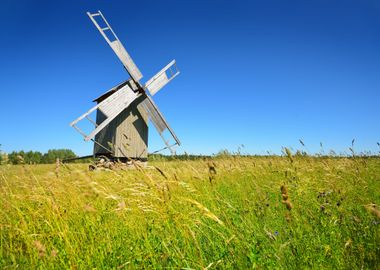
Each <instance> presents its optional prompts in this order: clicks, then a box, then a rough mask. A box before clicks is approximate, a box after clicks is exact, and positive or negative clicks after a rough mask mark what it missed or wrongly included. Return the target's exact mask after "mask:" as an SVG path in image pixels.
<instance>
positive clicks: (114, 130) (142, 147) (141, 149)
mask: <svg viewBox="0 0 380 270" xmlns="http://www.w3.org/2000/svg"><path fill="white" fill-rule="evenodd" d="M142 98H143V97H142V96H140V97H139V98H137V99H136V100H135V101H134V102H133V103H132V104H131V105H130V106H129V107H128V108H126V109H125V110H123V111H122V112H121V113H120V114H119V115H118V116H117V117H116V118H114V119H113V120H112V121H111V122H110V123H109V124H108V125H107V126H106V127H105V128H104V129H102V130H101V131H100V132H99V133H98V134H97V135H96V136H95V141H97V142H99V144H101V145H105V146H107V147H110V146H112V151H113V153H112V154H113V155H114V156H115V157H128V158H140V159H146V158H147V157H148V124H147V123H148V115H147V113H146V112H145V111H143V110H139V109H138V105H139V104H140V103H141V101H142ZM105 117H106V116H105V115H104V114H103V113H102V112H101V111H99V110H98V111H97V117H96V121H97V123H101V122H102V121H104V119H105ZM94 154H107V152H106V151H105V150H104V149H102V147H100V146H99V145H97V144H95V145H94Z"/></svg>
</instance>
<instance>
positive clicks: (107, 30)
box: [87, 11, 143, 82]
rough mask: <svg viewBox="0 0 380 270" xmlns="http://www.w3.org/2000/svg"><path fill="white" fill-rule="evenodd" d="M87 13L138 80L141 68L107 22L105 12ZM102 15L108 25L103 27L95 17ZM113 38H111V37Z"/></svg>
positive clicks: (129, 71) (136, 80)
mask: <svg viewBox="0 0 380 270" xmlns="http://www.w3.org/2000/svg"><path fill="white" fill-rule="evenodd" d="M87 15H88V16H89V17H90V19H91V21H92V22H93V23H94V25H95V26H96V28H97V29H98V30H99V32H100V34H102V36H103V37H104V39H105V40H106V41H107V43H108V45H110V47H111V48H112V50H113V51H114V52H115V54H116V55H117V57H118V58H119V59H120V61H121V62H122V63H123V65H124V67H125V68H126V70H127V71H128V73H129V75H130V76H131V77H132V78H133V80H134V81H135V82H138V81H139V80H140V79H141V78H142V77H143V76H142V74H141V72H140V70H139V69H138V68H137V66H136V64H135V62H133V60H132V58H131V57H130V56H129V54H128V52H127V51H126V50H125V48H124V46H123V44H121V42H120V40H119V38H118V37H117V36H116V34H115V32H114V31H113V30H112V28H111V26H110V25H109V23H108V22H107V20H106V18H104V16H103V14H102V13H101V12H100V11H98V13H93V14H91V13H90V12H87ZM98 16H99V17H100V18H101V20H102V21H103V23H104V24H105V26H106V27H103V28H102V27H101V26H100V25H99V23H98V21H97V20H96V19H95V17H98ZM110 38H111V39H112V40H111V39H110Z"/></svg>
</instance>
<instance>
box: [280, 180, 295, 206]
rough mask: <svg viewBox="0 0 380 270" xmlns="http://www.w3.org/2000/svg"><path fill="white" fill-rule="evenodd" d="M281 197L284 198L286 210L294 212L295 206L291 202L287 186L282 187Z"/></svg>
mask: <svg viewBox="0 0 380 270" xmlns="http://www.w3.org/2000/svg"><path fill="white" fill-rule="evenodd" d="M281 196H282V203H283V204H285V206H286V209H288V210H289V211H290V210H292V208H293V204H292V203H291V202H290V198H289V194H288V188H287V186H286V185H282V186H281Z"/></svg>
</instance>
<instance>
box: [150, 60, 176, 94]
mask: <svg viewBox="0 0 380 270" xmlns="http://www.w3.org/2000/svg"><path fill="white" fill-rule="evenodd" d="M168 70H169V71H170V76H169V77H168V76H167V74H166V72H167V71H168ZM178 74H179V71H178V69H177V66H176V65H175V60H173V61H171V62H170V63H169V64H168V65H166V67H164V68H163V69H161V70H160V71H159V72H158V73H157V74H156V75H154V76H153V77H152V78H151V79H150V80H149V81H147V82H146V83H145V88H147V89H148V90H149V93H150V94H151V95H152V96H153V95H155V94H156V93H157V92H158V91H159V90H160V89H161V88H162V87H164V86H165V85H166V84H167V83H169V82H170V81H171V80H173V79H174V78H175V77H176V76H177V75H178Z"/></svg>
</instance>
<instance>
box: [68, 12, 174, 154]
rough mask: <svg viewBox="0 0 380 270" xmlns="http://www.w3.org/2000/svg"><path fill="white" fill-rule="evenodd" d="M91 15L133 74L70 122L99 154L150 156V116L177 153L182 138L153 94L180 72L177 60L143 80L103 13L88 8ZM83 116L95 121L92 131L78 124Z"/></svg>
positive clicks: (128, 70) (129, 72)
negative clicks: (90, 10) (85, 129)
mask: <svg viewBox="0 0 380 270" xmlns="http://www.w3.org/2000/svg"><path fill="white" fill-rule="evenodd" d="M87 15H88V16H89V17H90V19H91V21H92V22H93V23H94V25H95V26H96V28H97V29H98V30H99V32H100V34H101V35H102V36H103V37H104V39H105V40H106V41H107V43H108V45H110V47H111V48H112V50H113V51H114V52H115V54H116V55H117V57H118V58H119V59H120V61H121V62H122V64H123V66H124V68H125V69H126V70H127V72H128V74H129V75H130V78H129V79H128V80H126V81H124V82H122V83H120V84H119V85H117V86H115V87H113V88H112V89H110V90H109V91H107V92H106V93H104V94H103V95H101V96H100V97H98V98H96V99H95V100H94V101H95V102H97V105H96V106H94V107H93V108H91V109H90V110H89V111H87V112H86V113H84V114H83V115H81V116H80V117H78V118H77V119H76V120H74V121H73V122H71V123H70V125H71V126H72V127H74V128H75V129H76V130H77V131H78V132H79V133H80V134H81V135H82V136H83V137H84V140H85V141H89V140H91V141H93V142H94V155H95V156H98V155H107V156H110V157H114V158H120V159H123V158H124V159H130V158H133V159H141V160H146V158H147V156H148V118H149V119H150V120H151V121H152V123H153V124H154V126H155V128H156V129H157V131H158V133H159V134H160V136H161V138H162V139H163V141H164V142H165V144H166V147H165V148H168V149H169V150H170V151H171V152H172V153H174V148H173V147H175V146H177V145H180V141H179V140H178V138H177V136H176V135H175V134H174V132H173V130H172V129H171V128H170V126H169V124H168V123H167V122H166V120H165V118H164V117H163V115H162V113H161V112H160V111H159V109H158V107H157V106H156V104H155V103H154V102H153V100H152V97H151V96H153V95H154V94H156V93H157V92H158V91H159V90H160V89H161V88H162V87H163V86H165V85H166V84H167V83H168V82H170V81H171V80H172V79H174V78H175V77H176V76H177V75H178V74H179V71H178V69H177V66H176V62H175V60H173V61H171V62H170V63H169V64H168V65H167V66H166V67H164V68H163V69H162V70H161V71H159V72H158V73H157V74H156V75H155V76H153V77H152V78H151V79H150V80H148V81H147V82H146V83H145V84H142V83H141V82H140V80H141V78H142V77H143V76H142V74H141V72H140V70H139V69H138V68H137V66H136V65H135V63H134V62H133V60H132V58H131V57H130V56H129V54H128V52H127V51H126V50H125V48H124V46H123V45H122V44H121V42H120V40H119V39H118V37H117V36H116V34H115V32H114V31H113V30H112V28H111V26H110V25H109V23H108V22H107V20H106V19H105V17H104V16H103V14H102V13H101V12H100V11H98V12H97V13H93V14H91V13H89V12H87ZM147 90H148V91H149V93H150V95H148V93H147ZM95 112H96V120H95V121H94V120H93V119H91V118H90V115H91V114H93V113H95ZM82 120H87V121H89V122H90V123H91V124H92V125H93V128H92V129H91V131H90V132H84V131H83V130H82V129H81V128H79V127H78V125H79V122H81V121H82ZM167 133H168V134H167ZM165 135H166V137H167V135H170V138H169V140H167V139H166V138H165ZM173 140H174V141H173Z"/></svg>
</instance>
